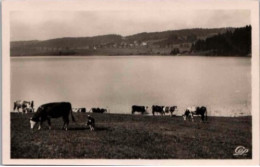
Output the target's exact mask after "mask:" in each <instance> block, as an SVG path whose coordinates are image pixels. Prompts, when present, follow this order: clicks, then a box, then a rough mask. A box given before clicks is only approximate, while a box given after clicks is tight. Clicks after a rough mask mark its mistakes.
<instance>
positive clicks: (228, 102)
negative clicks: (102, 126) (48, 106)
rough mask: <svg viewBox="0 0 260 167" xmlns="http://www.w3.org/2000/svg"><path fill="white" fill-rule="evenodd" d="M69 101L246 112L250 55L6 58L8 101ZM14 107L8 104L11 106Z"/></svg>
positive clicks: (127, 109) (119, 109) (122, 108)
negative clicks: (9, 78)
mask: <svg viewBox="0 0 260 167" xmlns="http://www.w3.org/2000/svg"><path fill="white" fill-rule="evenodd" d="M20 99H21V100H34V103H35V106H36V107H37V106H39V105H41V104H44V103H48V102H56V101H69V102H71V103H72V106H73V107H75V108H77V107H86V108H87V110H89V109H90V108H91V107H104V108H108V109H109V111H110V112H111V113H126V114H129V113H131V106H132V105H134V104H135V105H147V106H152V105H170V106H171V105H177V106H178V111H177V112H176V113H177V115H181V114H183V112H184V109H185V108H186V107H188V106H193V105H199V106H201V105H204V106H206V107H207V108H208V115H215V116H239V115H251V59H250V58H240V57H201V56H196V57H194V56H176V57H173V56H109V57H106V56H88V57H80V56H78V57H23V58H17V57H16V58H11V104H13V101H15V100H20ZM11 108H13V106H11Z"/></svg>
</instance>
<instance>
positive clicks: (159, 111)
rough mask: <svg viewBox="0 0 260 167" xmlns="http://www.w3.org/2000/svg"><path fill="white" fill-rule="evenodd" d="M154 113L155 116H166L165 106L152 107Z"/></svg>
mask: <svg viewBox="0 0 260 167" xmlns="http://www.w3.org/2000/svg"><path fill="white" fill-rule="evenodd" d="M152 112H153V115H154V113H156V112H158V113H160V114H161V115H163V114H164V106H155V105H154V106H152Z"/></svg>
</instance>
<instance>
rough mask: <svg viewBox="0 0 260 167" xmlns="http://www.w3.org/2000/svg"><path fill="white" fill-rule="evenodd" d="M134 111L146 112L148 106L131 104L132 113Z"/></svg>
mask: <svg viewBox="0 0 260 167" xmlns="http://www.w3.org/2000/svg"><path fill="white" fill-rule="evenodd" d="M135 112H139V113H141V114H144V113H145V112H148V106H137V105H133V106H132V114H134V113H135Z"/></svg>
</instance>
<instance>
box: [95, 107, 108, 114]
mask: <svg viewBox="0 0 260 167" xmlns="http://www.w3.org/2000/svg"><path fill="white" fill-rule="evenodd" d="M91 111H92V112H93V113H101V114H103V113H105V112H107V109H104V108H92V109H91Z"/></svg>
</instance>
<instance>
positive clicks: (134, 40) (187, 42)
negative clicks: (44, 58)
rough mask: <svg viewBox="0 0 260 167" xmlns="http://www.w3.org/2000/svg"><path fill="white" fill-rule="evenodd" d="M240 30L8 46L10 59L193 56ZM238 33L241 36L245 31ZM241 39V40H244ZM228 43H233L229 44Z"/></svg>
mask: <svg viewBox="0 0 260 167" xmlns="http://www.w3.org/2000/svg"><path fill="white" fill-rule="evenodd" d="M240 29H242V30H243V28H238V29H237V28H215V29H200V28H197V29H184V30H172V31H163V32H151V33H148V32H143V33H139V34H135V35H131V36H121V35H116V34H110V35H102V36H94V37H77V38H74V37H73V38H72V37H67V38H57V39H50V40H44V41H38V40H34V41H14V42H11V56H38V55H155V54H156V55H158V54H159V55H169V54H191V53H192V54H195V53H196V52H204V51H205V47H198V46H202V45H204V42H205V41H206V40H208V39H211V38H213V37H216V36H219V35H221V34H227V33H229V34H233V33H235V32H236V31H237V30H240ZM250 30H251V27H250ZM239 33H244V31H243V32H239ZM242 36H243V35H241V38H243V37H242ZM245 36H247V35H244V37H245ZM198 42H199V43H198ZM230 42H231V43H232V41H230ZM191 49H192V50H191ZM206 49H208V48H206ZM210 50H211V49H210ZM191 51H192V52H191ZM206 51H207V50H206ZM214 53H215V52H214ZM219 53H220V52H219ZM221 53H222V52H221Z"/></svg>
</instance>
